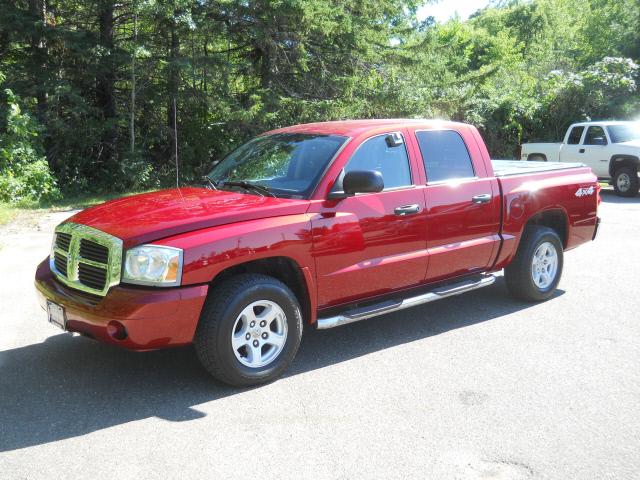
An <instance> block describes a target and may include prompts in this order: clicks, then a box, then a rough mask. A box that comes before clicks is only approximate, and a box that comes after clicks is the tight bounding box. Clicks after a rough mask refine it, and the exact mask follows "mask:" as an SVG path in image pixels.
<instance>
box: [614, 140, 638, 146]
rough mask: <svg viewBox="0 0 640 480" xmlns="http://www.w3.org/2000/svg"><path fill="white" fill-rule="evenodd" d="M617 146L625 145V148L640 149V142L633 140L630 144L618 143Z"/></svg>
mask: <svg viewBox="0 0 640 480" xmlns="http://www.w3.org/2000/svg"><path fill="white" fill-rule="evenodd" d="M616 145H624V146H625V147H632V148H640V140H631V141H629V142H622V143H617V144H616Z"/></svg>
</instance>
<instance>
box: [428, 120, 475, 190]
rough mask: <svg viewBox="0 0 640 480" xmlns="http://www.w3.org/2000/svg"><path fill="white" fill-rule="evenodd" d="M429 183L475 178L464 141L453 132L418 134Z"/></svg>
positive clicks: (436, 131) (435, 131) (434, 131)
mask: <svg viewBox="0 0 640 480" xmlns="http://www.w3.org/2000/svg"><path fill="white" fill-rule="evenodd" d="M416 137H417V138H418V144H419V145H420V152H421V153H422V160H423V161H424V168H425V170H426V171H427V180H428V181H429V182H440V181H442V180H450V179H454V178H470V177H473V176H475V174H474V172H473V165H472V164H471V157H470V156H469V151H468V150H467V147H466V145H465V144H464V140H462V137H461V136H460V134H459V133H458V132H454V131H453V130H428V131H425V132H416Z"/></svg>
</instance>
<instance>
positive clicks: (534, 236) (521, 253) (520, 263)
mask: <svg viewBox="0 0 640 480" xmlns="http://www.w3.org/2000/svg"><path fill="white" fill-rule="evenodd" d="M545 242H548V243H550V244H551V245H552V246H553V247H555V251H556V254H557V269H556V272H555V278H553V281H552V282H551V283H550V284H549V285H548V286H546V287H545V288H540V287H539V286H538V285H537V284H536V283H535V282H534V279H533V271H534V267H533V257H534V254H535V252H536V250H537V249H538V247H539V246H540V245H542V244H543V243H545ZM563 263H564V259H563V249H562V241H561V240H560V237H559V236H558V234H557V233H556V232H555V230H553V229H551V228H549V227H543V226H540V225H530V226H528V227H526V228H525V229H524V232H523V234H522V239H521V240H520V245H519V246H518V251H517V252H516V255H515V257H514V258H513V260H512V262H511V263H510V264H509V265H508V266H507V268H505V269H504V279H505V281H506V283H507V288H508V289H509V292H510V293H511V295H513V296H514V297H515V298H517V299H519V300H525V301H528V302H540V301H543V300H546V299H548V298H549V297H550V296H551V295H553V292H554V291H555V289H556V288H557V286H558V282H560V277H561V276H562V266H563Z"/></svg>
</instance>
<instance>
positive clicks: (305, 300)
mask: <svg viewBox="0 0 640 480" xmlns="http://www.w3.org/2000/svg"><path fill="white" fill-rule="evenodd" d="M242 273H261V274H263V275H269V276H270V277H273V278H276V279H278V280H280V281H281V282H282V283H284V284H285V285H286V286H287V287H289V288H290V289H291V291H292V292H293V294H294V295H295V296H296V298H297V299H298V302H299V303H300V308H301V309H302V317H303V318H304V319H305V320H306V321H307V322H308V321H309V319H310V318H311V302H310V300H309V292H308V290H307V282H306V281H305V278H304V274H303V273H302V269H301V268H300V266H299V265H298V264H297V263H296V262H295V261H294V260H292V259H291V258H289V257H269V258H261V259H259V260H253V261H251V262H246V263H241V264H239V265H234V266H233V267H229V268H227V269H226V270H223V271H222V272H220V273H219V274H218V275H216V276H215V278H214V279H213V280H212V282H211V290H212V289H213V287H215V286H216V285H218V284H220V283H221V282H224V281H225V280H227V279H228V278H231V277H233V276H234V275H239V274H242Z"/></svg>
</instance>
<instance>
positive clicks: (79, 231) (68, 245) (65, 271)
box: [49, 222, 122, 296]
mask: <svg viewBox="0 0 640 480" xmlns="http://www.w3.org/2000/svg"><path fill="white" fill-rule="evenodd" d="M121 263H122V240H120V239H119V238H116V237H114V236H112V235H109V234H107V233H104V232H102V231H100V230H97V229H95V228H91V227H87V226H86V225H79V224H76V223H71V222H67V223H63V224H62V225H59V226H58V228H56V233H55V241H54V246H53V252H52V254H51V259H50V262H49V265H50V267H51V270H52V271H53V273H54V274H55V275H56V277H57V278H58V279H59V280H60V281H61V282H62V283H64V284H65V285H67V286H69V287H71V288H75V289H77V290H81V291H83V292H87V293H91V294H93V295H100V296H104V295H106V294H107V291H108V290H109V288H111V287H112V286H114V285H117V284H118V283H120V270H121Z"/></svg>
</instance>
